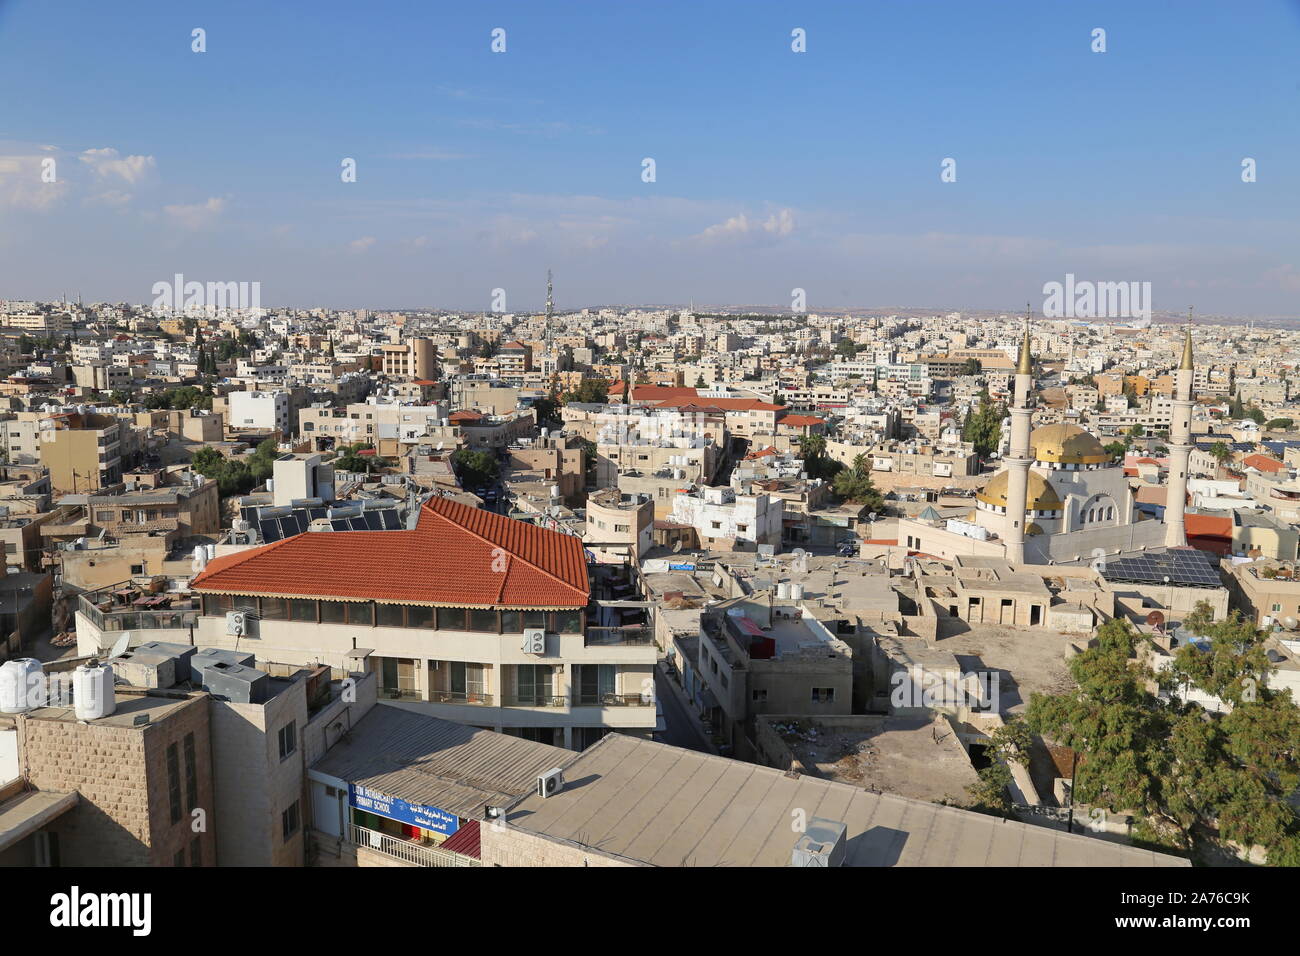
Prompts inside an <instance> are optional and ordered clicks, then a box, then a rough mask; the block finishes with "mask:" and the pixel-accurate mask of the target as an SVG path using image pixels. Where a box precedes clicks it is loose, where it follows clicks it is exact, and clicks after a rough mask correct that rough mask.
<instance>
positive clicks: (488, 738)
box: [312, 704, 577, 820]
mask: <svg viewBox="0 0 1300 956" xmlns="http://www.w3.org/2000/svg"><path fill="white" fill-rule="evenodd" d="M576 756H577V754H575V753H574V752H573V751H571V750H565V749H564V748H562V747H552V746H550V745H549V744H539V743H534V742H533V741H531V740H524V739H523V738H522V737H510V736H508V735H506V734H498V733H494V732H492V731H490V730H477V729H476V728H474V727H466V726H464V725H463V724H457V723H453V722H452V721H449V720H442V719H441V718H439V717H430V716H427V715H425V714H417V713H414V712H413V711H409V710H404V709H402V708H401V707H399V706H395V705H390V704H380V705H378V706H376V707H374V708H372V709H371V711H370V713H368V714H366V716H365V717H364V718H362V719H361V721H359V722H358V723H357V725H356V726H355V727H353V728H352V730H351V731H350V732H349V733H348V734H346V735H345V736H344V737H343V739H342V740H340V741H339V742H338V743H337V744H335V745H334V747H333V749H331V750H330V752H329V753H328V754H326V755H325V756H324V757H323V758H321V759H320V760H319V761H317V762H316V764H315V765H314V766H313V767H312V769H313V770H317V771H319V772H321V773H325V774H329V775H330V776H332V777H337V778H338V779H340V780H343V781H346V782H347V783H352V784H358V785H360V786H365V787H370V788H371V789H374V790H378V791H379V792H380V793H385V794H387V795H388V796H390V797H397V798H399V799H401V800H405V801H407V802H408V803H415V804H419V805H421V806H426V807H437V808H438V809H440V810H446V811H447V812H448V813H454V814H456V815H457V816H461V817H470V818H472V819H476V820H480V819H482V818H483V812H484V807H485V806H487V805H489V804H490V805H492V806H504V805H505V804H507V803H509V802H510V801H511V800H512V799H513V798H515V797H518V796H519V795H520V794H523V793H528V792H531V791H532V790H533V789H534V788H535V787H536V785H537V776H538V774H542V773H545V772H546V771H548V770H550V769H551V768H552V767H563V766H565V765H566V764H567V763H569V762H571V761H572V760H573V759H574V758H575V757H576Z"/></svg>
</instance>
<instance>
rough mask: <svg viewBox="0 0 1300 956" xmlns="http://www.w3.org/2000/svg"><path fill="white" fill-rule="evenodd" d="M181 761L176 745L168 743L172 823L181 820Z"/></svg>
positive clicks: (168, 786) (168, 792) (168, 776)
mask: <svg viewBox="0 0 1300 956" xmlns="http://www.w3.org/2000/svg"><path fill="white" fill-rule="evenodd" d="M180 764H181V762H180V758H179V757H178V756H177V755H176V745H175V744H168V745H167V796H168V797H169V798H170V800H171V811H172V823H179V822H180V820H181V765H180Z"/></svg>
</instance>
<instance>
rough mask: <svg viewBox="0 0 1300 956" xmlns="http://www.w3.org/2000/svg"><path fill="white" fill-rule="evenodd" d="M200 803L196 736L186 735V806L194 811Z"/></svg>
mask: <svg viewBox="0 0 1300 956" xmlns="http://www.w3.org/2000/svg"><path fill="white" fill-rule="evenodd" d="M198 803H199V771H198V760H197V759H196V757H195V754H194V735H193V734H186V735H185V806H186V807H187V808H189V809H190V810H193V809H194V808H195V807H196V806H198Z"/></svg>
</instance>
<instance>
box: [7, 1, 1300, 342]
mask: <svg viewBox="0 0 1300 956" xmlns="http://www.w3.org/2000/svg"><path fill="white" fill-rule="evenodd" d="M1192 7H1194V8H1203V9H1204V10H1206V11H1208V10H1210V9H1211V7H1210V5H1208V4H1193V5H1192ZM318 9H319V10H321V11H322V13H321V15H320V17H319V20H313V21H311V22H306V21H304V20H302V18H299V17H296V16H294V15H293V14H292V13H290V12H286V11H277V10H269V11H268V10H264V9H262V8H260V7H257V6H256V5H250V4H244V3H234V4H223V5H221V6H219V7H218V6H212V7H205V6H203V5H199V6H196V7H191V8H187V9H185V10H183V11H182V10H176V9H174V8H169V7H167V6H165V5H153V4H144V5H142V6H141V7H140V15H138V16H136V15H133V16H131V17H123V16H122V15H121V14H120V13H115V12H112V11H108V10H104V9H101V8H98V7H96V6H94V5H90V4H66V5H59V6H58V7H57V8H45V7H42V6H39V5H36V4H33V3H23V2H6V3H0V81H3V82H4V83H5V86H6V88H8V89H12V90H15V91H18V92H19V95H18V96H16V97H14V98H13V101H12V102H11V103H10V104H8V106H9V108H8V109H7V110H6V118H5V122H4V123H3V124H0V221H3V222H5V223H6V225H7V226H8V227H9V228H7V229H5V230H3V231H0V254H2V259H0V262H2V263H3V264H0V295H3V296H4V297H8V298H15V299H38V300H52V299H57V298H59V297H61V296H63V295H65V294H66V295H68V296H70V297H75V296H76V295H77V294H78V293H80V294H81V296H82V297H83V298H85V299H86V300H87V301H130V302H147V301H149V300H150V299H151V298H152V296H151V295H150V289H151V287H152V285H153V284H154V283H155V282H158V281H160V280H165V279H169V278H170V277H171V276H172V275H173V274H175V273H177V272H182V273H185V274H186V275H192V276H194V277H195V278H196V279H198V280H200V281H249V282H252V281H256V282H260V283H261V288H262V292H263V302H264V304H265V305H266V306H267V307H269V308H277V307H284V306H296V307H309V306H311V305H316V304H319V305H322V306H328V307H334V308H359V307H366V308H373V309H392V308H401V307H413V306H420V307H427V308H446V309H449V310H460V311H488V310H490V309H491V308H492V300H493V291H494V290H496V289H503V290H505V311H510V312H525V311H541V310H542V308H543V307H544V295H545V286H544V282H543V278H544V272H545V270H546V269H547V268H548V267H549V268H553V269H554V270H555V273H556V276H557V291H556V308H557V309H558V310H566V309H575V308H582V307H584V306H596V305H599V304H601V303H625V304H628V305H632V304H635V303H652V302H654V303H662V302H679V303H687V302H692V301H693V302H695V303H696V304H697V306H705V305H713V306H718V305H721V304H724V303H726V304H731V305H735V306H741V305H750V306H763V307H766V308H771V309H774V310H781V309H788V308H790V303H791V297H792V292H793V290H794V289H803V290H805V294H806V308H807V310H808V311H810V312H816V311H819V310H822V311H840V310H845V309H856V310H862V309H875V308H881V307H882V306H881V303H895V304H896V305H895V306H893V307H894V308H900V309H906V308H934V309H945V310H946V309H966V310H972V311H990V310H992V311H997V310H1001V309H1006V310H1015V309H1019V308H1020V303H1023V302H1024V300H1025V299H1026V298H1027V297H1031V298H1032V299H1033V300H1034V305H1035V308H1036V309H1037V308H1039V307H1041V301H1042V295H1041V294H1040V293H1039V292H1038V290H1040V289H1041V288H1042V287H1043V286H1044V284H1045V283H1049V282H1052V281H1059V280H1060V279H1061V278H1062V277H1064V276H1065V275H1066V274H1074V275H1078V276H1079V277H1080V278H1083V279H1088V280H1093V281H1097V282H1133V281H1140V282H1150V283H1151V288H1152V303H1153V306H1154V310H1155V312H1156V313H1160V312H1167V313H1179V312H1181V311H1183V310H1184V309H1185V308H1186V305H1187V304H1188V303H1192V302H1194V303H1196V305H1197V311H1198V314H1206V315H1216V316H1232V317H1236V318H1239V319H1242V320H1249V319H1252V318H1254V319H1267V318H1283V317H1295V316H1297V315H1298V314H1300V309H1297V308H1296V307H1295V306H1294V304H1293V303H1294V300H1295V293H1296V292H1297V291H1300V240H1297V238H1296V236H1295V235H1294V229H1293V228H1291V227H1290V224H1291V222H1293V221H1294V214H1295V212H1296V210H1297V198H1300V197H1298V194H1297V190H1296V187H1295V183H1294V180H1293V178H1291V177H1288V176H1287V175H1286V161H1287V157H1288V156H1289V155H1293V154H1294V152H1295V150H1296V148H1297V146H1300V143H1298V142H1297V134H1296V132H1295V129H1294V124H1293V123H1292V124H1288V123H1286V122H1284V121H1280V120H1283V119H1284V118H1285V117H1286V116H1293V115H1294V112H1295V98H1296V95H1297V80H1296V79H1295V78H1294V76H1293V73H1294V70H1293V68H1292V66H1291V62H1290V57H1289V53H1290V48H1291V47H1292V46H1293V41H1294V39H1295V36H1296V34H1297V32H1300V8H1298V7H1297V5H1296V4H1294V3H1264V4H1259V5H1257V6H1255V7H1253V8H1252V9H1251V11H1250V16H1245V15H1239V16H1235V17H1226V18H1225V17H1221V16H1220V17H1209V16H1201V17H1195V16H1192V17H1186V18H1174V17H1171V16H1170V15H1169V14H1168V12H1166V11H1161V10H1158V9H1137V10H1131V9H1126V8H1124V7H1123V6H1121V5H1118V4H1098V5H1092V6H1090V7H1089V8H1088V9H1087V10H1067V9H1064V8H1061V9H1052V10H1047V9H1040V8H1038V7H1036V6H1034V5H1031V4H1007V5H1004V6H1000V7H998V8H996V9H992V10H987V9H979V10H975V9H966V8H963V7H955V6H954V7H952V8H945V9H943V10H942V11H940V12H938V13H937V14H936V13H935V12H933V11H929V10H921V9H919V8H906V7H882V8H880V9H872V10H859V9H856V8H854V7H850V6H847V5H844V6H839V5H824V6H818V7H815V8H813V9H811V10H808V11H797V12H789V11H781V10H779V9H777V8H775V7H774V8H771V9H761V8H760V9H758V10H752V9H746V10H745V11H744V16H743V17H741V16H738V15H737V9H738V8H733V7H722V8H718V9H712V10H703V11H699V10H694V9H691V8H688V7H686V6H684V5H668V6H666V7H662V6H661V7H656V8H655V9H654V10H644V11H642V10H626V9H621V8H620V9H617V10H601V11H598V12H596V11H591V10H584V9H582V8H578V7H567V8H566V7H559V8H554V7H552V8H549V9H548V10H547V11H545V12H543V11H540V10H536V9H530V8H529V7H528V6H527V5H505V6H502V7H499V8H496V9H494V10H492V11H491V12H490V13H482V14H479V13H462V12H457V11H436V12H435V11H432V10H425V9H420V8H407V7H405V6H402V5H390V6H383V7H380V8H378V9H377V10H375V11H370V12H368V13H367V15H366V16H365V17H361V16H359V15H350V14H351V8H349V7H345V6H344V5H342V4H335V3H327V4H323V5H321V6H319V7H318ZM1215 9H1217V8H1215ZM37 11H39V13H38V12H37ZM1184 12H1190V8H1187V9H1185V10H1184ZM579 14H581V15H579ZM341 23H346V25H347V28H346V29H340V24H341ZM196 28H198V29H202V30H203V31H205V32H204V39H205V52H202V53H196V52H193V50H192V42H193V41H192V39H191V33H192V30H194V29H196ZM498 28H500V29H503V30H505V31H506V34H505V37H504V43H505V51H504V52H501V53H494V52H492V49H491V45H492V43H493V37H492V31H493V30H494V29H498ZM1098 28H1100V29H1104V30H1105V31H1106V34H1105V42H1106V50H1105V52H1094V51H1093V47H1094V46H1095V45H1096V41H1095V38H1094V37H1093V31H1094V30H1096V29H1098ZM794 30H803V31H805V41H806V52H802V53H796V52H795V51H794V50H793V49H792V44H793V43H794V42H795V41H793V40H792V37H791V33H792V31H794ZM110 50H111V51H112V53H113V69H112V70H111V71H97V70H95V69H93V68H92V69H63V70H58V71H50V70H48V69H47V68H46V65H47V64H49V63H51V62H62V63H65V64H66V63H86V64H93V63H95V62H97V61H101V60H102V59H103V57H104V56H105V51H110ZM683 63H687V64H690V67H688V68H685V69H683V68H681V66H680V64H683ZM128 102H129V103H130V104H131V106H130V109H124V108H123V106H122V104H124V103H128ZM646 158H651V159H653V160H654V161H655V162H654V171H655V180H654V181H653V182H644V181H643V171H644V166H643V160H645V159H646ZM1247 158H1249V159H1251V160H1253V161H1254V162H1255V163H1256V164H1257V178H1256V181H1254V182H1243V181H1242V167H1241V164H1242V162H1243V160H1244V159H1247ZM43 159H54V160H55V163H56V167H57V171H58V172H57V179H56V181H55V182H43V181H42V179H41V170H42V166H41V160H43ZM345 159H353V160H355V161H356V181H355V182H343V181H342V177H341V174H340V173H341V164H342V163H343V161H344V160H345ZM947 159H951V160H955V173H956V180H955V181H953V182H944V181H942V179H941V174H942V172H943V162H944V160H947Z"/></svg>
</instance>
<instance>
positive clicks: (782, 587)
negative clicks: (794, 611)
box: [776, 581, 790, 601]
mask: <svg viewBox="0 0 1300 956" xmlns="http://www.w3.org/2000/svg"><path fill="white" fill-rule="evenodd" d="M776 598H777V600H778V601H788V600H790V582H789V581H782V582H781V583H780V584H778V585H777V586H776Z"/></svg>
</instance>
